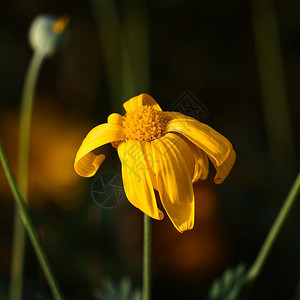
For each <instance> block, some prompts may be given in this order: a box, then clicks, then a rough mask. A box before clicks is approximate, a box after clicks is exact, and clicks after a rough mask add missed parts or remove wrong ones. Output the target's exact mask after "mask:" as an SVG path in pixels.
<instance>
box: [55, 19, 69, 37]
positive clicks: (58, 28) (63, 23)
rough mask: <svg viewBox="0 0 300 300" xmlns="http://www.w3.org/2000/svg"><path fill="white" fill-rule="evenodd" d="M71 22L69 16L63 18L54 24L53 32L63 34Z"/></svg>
mask: <svg viewBox="0 0 300 300" xmlns="http://www.w3.org/2000/svg"><path fill="white" fill-rule="evenodd" d="M69 22H70V17H69V15H63V16H61V17H60V18H59V19H58V20H57V21H56V22H54V24H53V27H52V30H53V32H54V33H55V34H61V33H62V32H63V31H64V30H65V28H66V27H67V26H68V24H69Z"/></svg>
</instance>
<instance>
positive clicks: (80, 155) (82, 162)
mask: <svg viewBox="0 0 300 300" xmlns="http://www.w3.org/2000/svg"><path fill="white" fill-rule="evenodd" d="M124 139H125V135H124V133H123V127H122V126H120V125H117V124H108V123H105V124H101V125H99V126H97V127H95V128H93V129H92V130H91V131H90V132H89V133H88V135H87V136H86V138H85V139H84V140H83V142H82V144H81V146H80V148H79V150H78V152H77V155H76V158H75V164H74V169H75V171H76V172H77V174H79V175H80V176H83V177H91V176H93V175H94V174H95V173H96V172H97V170H98V168H99V166H100V165H101V163H102V162H103V161H104V159H105V155H103V154H99V155H96V154H94V153H93V152H92V151H93V150H95V149H97V148H99V147H101V146H103V145H105V144H107V143H111V142H116V141H123V140H124Z"/></svg>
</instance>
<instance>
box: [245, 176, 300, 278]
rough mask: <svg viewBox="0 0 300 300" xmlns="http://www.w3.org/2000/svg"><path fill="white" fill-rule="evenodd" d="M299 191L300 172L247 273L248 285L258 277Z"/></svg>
mask: <svg viewBox="0 0 300 300" xmlns="http://www.w3.org/2000/svg"><path fill="white" fill-rule="evenodd" d="M299 190H300V172H299V173H298V176H297V177H296V180H295V182H294V184H293V185H292V187H291V189H290V191H289V193H288V195H287V197H286V200H285V202H284V204H283V205H282V207H281V209H280V212H279V214H278V216H277V218H276V220H275V222H274V224H273V226H272V228H271V230H270V231H269V234H268V236H267V237H266V239H265V241H264V243H263V245H262V247H261V250H260V252H259V253H258V255H257V258H256V260H255V262H254V263H253V265H252V267H251V269H250V271H249V273H248V276H247V280H246V281H247V282H249V284H253V283H254V281H255V280H256V279H257V277H258V276H259V274H260V272H261V270H262V268H263V266H264V264H265V262H266V259H267V257H268V255H269V253H270V251H271V249H272V247H273V244H274V242H275V240H276V238H277V236H278V234H279V233H280V230H281V228H282V226H283V224H284V222H285V220H286V219H287V217H288V215H289V212H290V211H291V209H292V206H293V204H294V203H295V202H296V199H297V196H298V193H299Z"/></svg>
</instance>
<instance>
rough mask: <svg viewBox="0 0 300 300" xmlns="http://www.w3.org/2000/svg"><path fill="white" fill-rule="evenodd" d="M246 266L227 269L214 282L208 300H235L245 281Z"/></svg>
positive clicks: (240, 265)
mask: <svg viewBox="0 0 300 300" xmlns="http://www.w3.org/2000/svg"><path fill="white" fill-rule="evenodd" d="M246 274H247V270H246V266H245V264H243V263H241V264H239V265H238V266H237V267H235V268H229V269H227V270H226V271H225V272H224V274H223V275H222V276H221V278H219V279H216V280H214V282H213V283H212V285H211V287H210V290H209V293H208V299H209V300H235V299H238V298H237V297H238V296H239V295H240V292H241V290H242V287H243V286H244V283H245V279H246Z"/></svg>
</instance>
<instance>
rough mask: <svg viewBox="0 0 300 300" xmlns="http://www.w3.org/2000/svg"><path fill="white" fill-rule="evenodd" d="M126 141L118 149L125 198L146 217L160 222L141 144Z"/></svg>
mask: <svg viewBox="0 0 300 300" xmlns="http://www.w3.org/2000/svg"><path fill="white" fill-rule="evenodd" d="M143 143H146V142H139V141H135V140H128V141H126V142H125V143H122V144H121V145H120V146H119V147H118V154H119V157H120V160H121V162H122V178H123V185H124V189H125V193H126V196H127V198H128V200H129V201H130V202H131V204H132V205H134V206H135V207H137V208H138V209H140V210H141V211H143V212H144V213H145V214H146V215H148V216H150V217H152V218H154V219H157V220H161V219H162V218H163V213H162V212H161V211H160V210H159V209H158V207H157V203H156V198H155V194H154V190H153V186H152V182H151V178H150V174H149V171H148V168H147V165H146V162H145V158H144V153H143V150H142V144H143Z"/></svg>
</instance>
